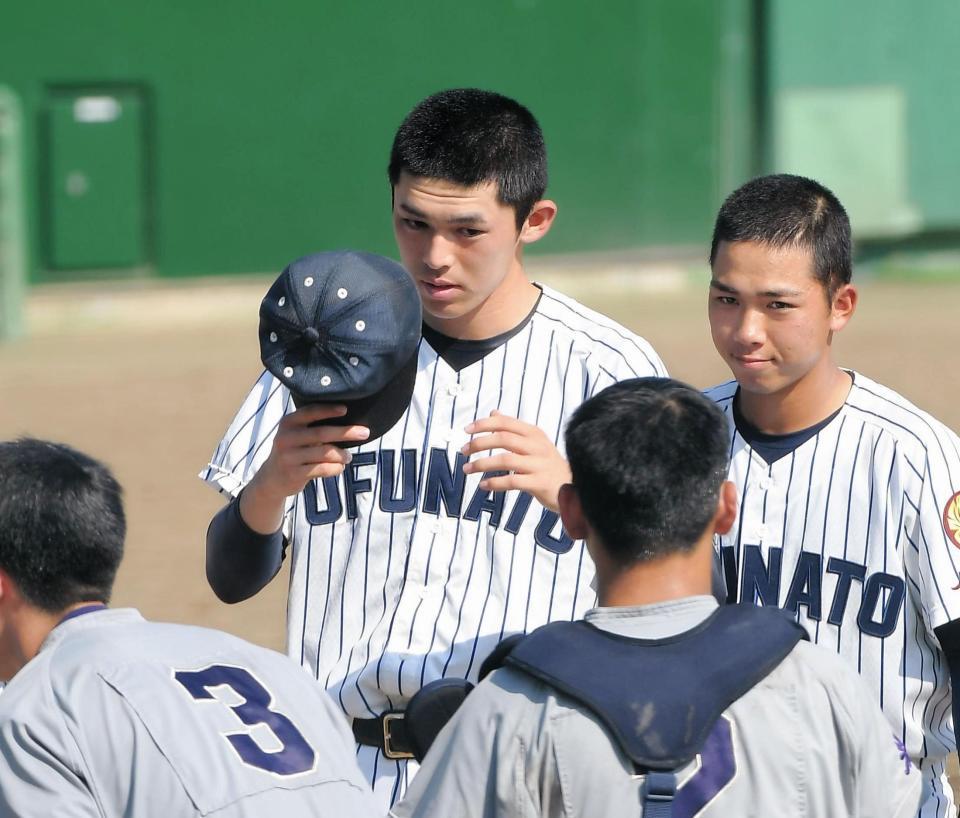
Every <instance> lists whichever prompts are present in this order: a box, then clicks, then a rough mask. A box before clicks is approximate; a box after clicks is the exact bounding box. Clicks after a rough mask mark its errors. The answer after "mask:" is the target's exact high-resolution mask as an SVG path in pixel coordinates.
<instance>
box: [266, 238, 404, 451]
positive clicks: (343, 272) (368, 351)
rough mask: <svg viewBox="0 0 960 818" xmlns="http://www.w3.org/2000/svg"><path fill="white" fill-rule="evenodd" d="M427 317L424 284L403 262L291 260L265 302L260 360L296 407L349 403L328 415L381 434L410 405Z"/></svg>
mask: <svg viewBox="0 0 960 818" xmlns="http://www.w3.org/2000/svg"><path fill="white" fill-rule="evenodd" d="M421 321H422V316H421V307H420V296H419V295H418V293H417V288H416V286H415V285H414V283H413V281H412V280H411V278H410V276H409V275H407V272H406V270H404V269H403V267H401V266H400V265H399V264H397V263H396V262H395V261H391V260H390V259H388V258H384V257H383V256H377V255H374V254H372V253H360V252H355V251H352V250H343V251H338V252H331V253H315V254H314V255H310V256H304V257H303V258H300V259H297V260H296V261H294V262H291V263H290V264H288V265H287V267H286V268H285V269H284V271H283V272H282V273H281V274H280V276H279V277H278V278H277V280H276V281H274V282H273V285H272V286H271V287H270V289H269V291H268V292H267V294H266V296H265V297H264V299H263V301H262V302H261V304H260V358H261V360H262V361H263V365H264V366H265V367H266V368H267V369H268V370H269V371H270V372H271V373H272V374H273V375H274V376H276V377H277V378H278V379H279V380H280V381H281V383H283V384H284V385H285V386H286V387H287V388H288V389H289V390H290V392H291V394H292V396H293V400H294V402H295V403H296V405H297V406H298V407H300V406H303V405H305V404H308V403H342V404H344V405H345V406H346V407H347V414H346V415H345V416H342V417H336V418H331V419H329V420H326V421H321V422H322V423H326V424H331V425H337V426H349V425H353V424H359V425H361V426H367V427H369V429H370V436H369V437H368V438H367V440H368V441H369V440H374V439H376V438H378V437H380V436H381V435H383V434H384V433H385V432H387V431H389V430H390V428H391V427H392V426H393V425H394V424H395V423H396V422H397V421H398V420H399V419H400V417H401V415H403V413H404V411H406V408H407V406H409V404H410V398H411V396H412V395H413V387H414V382H415V380H416V377H417V350H418V347H419V344H420V337H421ZM342 445H344V446H354V445H357V444H356V443H344V444H342Z"/></svg>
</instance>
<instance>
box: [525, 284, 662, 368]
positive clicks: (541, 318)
mask: <svg viewBox="0 0 960 818" xmlns="http://www.w3.org/2000/svg"><path fill="white" fill-rule="evenodd" d="M537 286H538V287H540V289H541V290H542V292H543V295H542V296H541V298H540V301H539V302H538V304H537V309H536V311H535V312H534V315H533V319H532V320H533V321H534V322H537V323H544V324H550V325H551V329H552V331H553V332H554V336H555V337H556V338H557V339H560V338H563V339H565V340H566V341H567V342H568V343H572V344H573V345H574V347H575V348H578V349H579V350H580V351H581V352H585V353H589V354H594V355H599V356H600V357H601V358H603V357H608V358H623V359H626V361H627V362H628V363H629V364H630V365H631V366H632V367H633V368H634V369H635V370H637V374H638V375H650V374H657V375H665V374H666V367H664V365H663V362H662V361H661V360H660V356H659V355H658V354H657V353H656V351H655V350H654V348H653V346H652V345H651V344H650V343H649V342H648V341H647V340H646V339H645V338H642V337H641V336H639V335H637V334H636V333H635V332H633V331H631V330H629V329H627V328H626V327H624V326H623V325H622V324H620V323H618V322H617V321H615V320H614V319H612V318H610V317H609V316H607V315H604V314H603V313H601V312H598V311H597V310H594V309H591V308H590V307H587V306H585V305H584V304H581V303H580V302H579V301H577V300H575V299H573V298H571V297H570V296H568V295H564V294H563V293H561V292H559V291H558V290H555V289H553V288H552V287H548V286H546V285H543V284H538V285H537Z"/></svg>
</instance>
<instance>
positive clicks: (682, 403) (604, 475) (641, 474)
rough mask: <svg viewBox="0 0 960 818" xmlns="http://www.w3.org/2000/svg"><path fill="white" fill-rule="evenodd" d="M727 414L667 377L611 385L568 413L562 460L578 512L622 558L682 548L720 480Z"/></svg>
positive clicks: (707, 515)
mask: <svg viewBox="0 0 960 818" xmlns="http://www.w3.org/2000/svg"><path fill="white" fill-rule="evenodd" d="M728 439H729V435H728V433H727V420H726V418H725V416H724V414H723V412H722V411H721V410H720V409H719V408H718V407H717V405H716V404H715V403H714V402H713V401H711V400H710V399H709V398H707V397H705V396H704V395H703V394H701V393H700V392H698V391H697V390H696V389H694V388H693V387H692V386H688V385H687V384H684V383H680V382H679V381H675V380H673V379H671V378H634V379H631V380H626V381H621V382H619V383H616V384H614V385H613V386H609V387H607V388H606V389H604V390H603V391H602V392H600V393H599V394H597V395H596V396H595V397H592V398H590V399H589V400H588V401H586V402H585V403H583V404H581V406H580V407H579V408H578V409H577V410H576V412H574V414H573V416H572V417H571V419H570V421H569V423H568V424H567V429H566V447H567V459H568V460H569V462H570V470H571V472H572V473H573V485H574V487H575V488H576V491H577V494H578V495H579V497H580V502H581V505H582V507H583V513H584V516H585V517H586V519H587V521H588V522H589V523H590V525H591V527H592V528H593V530H594V531H596V532H597V534H598V535H599V536H600V539H601V540H602V542H603V547H604V549H605V551H606V552H607V553H608V554H609V555H610V556H611V557H612V558H613V559H614V560H615V561H616V562H617V563H619V564H621V565H629V564H632V563H635V562H642V561H645V560H650V559H655V558H656V557H660V556H664V555H666V554H670V553H674V552H681V551H689V550H690V549H691V548H692V547H693V546H694V544H695V543H696V542H697V540H698V539H699V538H700V536H701V535H702V534H703V532H704V530H705V529H706V527H707V525H708V524H709V523H710V520H711V519H712V518H713V515H714V514H715V513H716V510H717V502H718V500H719V496H720V486H721V485H722V484H723V482H724V480H726V477H727V467H728V448H729V447H728Z"/></svg>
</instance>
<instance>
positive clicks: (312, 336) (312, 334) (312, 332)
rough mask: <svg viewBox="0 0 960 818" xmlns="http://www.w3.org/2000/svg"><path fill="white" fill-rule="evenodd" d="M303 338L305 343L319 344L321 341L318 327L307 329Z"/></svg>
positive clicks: (302, 334) (303, 333)
mask: <svg viewBox="0 0 960 818" xmlns="http://www.w3.org/2000/svg"><path fill="white" fill-rule="evenodd" d="M301 336H302V337H303V339H304V340H305V341H309V342H310V343H311V344H315V343H317V341H319V340H320V333H319V332H317V329H316V327H305V328H304V330H303V332H302V333H301Z"/></svg>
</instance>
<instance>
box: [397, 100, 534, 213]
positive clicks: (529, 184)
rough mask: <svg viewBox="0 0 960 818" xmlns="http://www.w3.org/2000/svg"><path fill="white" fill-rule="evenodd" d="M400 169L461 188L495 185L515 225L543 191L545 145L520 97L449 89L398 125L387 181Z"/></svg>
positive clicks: (399, 171) (425, 101)
mask: <svg viewBox="0 0 960 818" xmlns="http://www.w3.org/2000/svg"><path fill="white" fill-rule="evenodd" d="M403 171H406V172H407V173H409V174H410V175H412V176H423V177H426V178H428V179H443V180H445V181H447V182H453V183H454V184H457V185H462V186H464V187H474V186H475V185H480V184H483V183H485V182H494V183H495V184H496V186H497V198H498V200H499V201H500V202H501V203H502V204H505V205H508V206H510V207H512V208H513V209H514V212H515V213H516V222H517V229H518V230H519V229H520V227H522V226H523V223H524V221H525V220H526V218H527V216H529V215H530V211H531V210H532V209H533V205H534V204H535V203H536V202H537V201H538V200H540V199H542V198H543V194H544V193H545V192H546V190H547V148H546V145H545V144H544V141H543V133H542V132H541V130H540V125H539V124H537V120H536V119H535V118H534V116H533V114H531V113H530V111H528V110H527V109H526V108H524V107H523V106H522V105H521V104H520V103H519V102H516V101H515V100H512V99H510V98H509V97H505V96H503V95H502V94H497V93H494V92H493V91H481V90H479V89H477V88H453V89H450V90H447V91H440V92H439V93H436V94H433V95H432V96H429V97H427V98H426V99H425V100H423V101H422V102H420V103H419V104H417V106H416V107H415V108H414V109H413V110H412V111H411V112H410V113H409V114H407V117H406V119H404V120H403V122H402V123H401V124H400V127H399V128H398V129H397V133H396V136H394V139H393V147H392V148H391V150H390V165H389V168H388V174H389V176H390V184H391V185H393V186H396V184H397V182H398V181H399V180H400V174H401V173H402V172H403Z"/></svg>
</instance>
